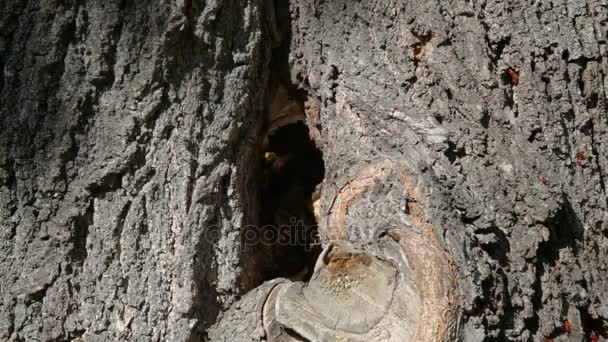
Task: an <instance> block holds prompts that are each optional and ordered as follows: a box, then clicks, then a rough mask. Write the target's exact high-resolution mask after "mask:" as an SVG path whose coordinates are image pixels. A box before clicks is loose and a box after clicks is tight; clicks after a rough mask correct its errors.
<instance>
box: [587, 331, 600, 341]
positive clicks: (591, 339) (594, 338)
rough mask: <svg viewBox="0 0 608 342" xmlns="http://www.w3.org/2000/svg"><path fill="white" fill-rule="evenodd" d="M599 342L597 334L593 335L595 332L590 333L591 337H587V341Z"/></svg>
mask: <svg viewBox="0 0 608 342" xmlns="http://www.w3.org/2000/svg"><path fill="white" fill-rule="evenodd" d="M598 340H599V337H598V336H597V334H596V333H595V331H592V332H591V336H589V341H591V342H597V341H598Z"/></svg>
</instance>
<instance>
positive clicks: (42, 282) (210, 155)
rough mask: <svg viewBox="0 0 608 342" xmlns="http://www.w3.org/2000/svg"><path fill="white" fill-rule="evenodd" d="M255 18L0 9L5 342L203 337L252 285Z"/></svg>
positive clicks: (244, 8)
mask: <svg viewBox="0 0 608 342" xmlns="http://www.w3.org/2000/svg"><path fill="white" fill-rule="evenodd" d="M262 13H263V12H262V9H261V8H260V4H259V3H258V2H257V1H251V2H247V1H204V2H196V1H195V2H192V1H189V0H184V1H177V2H173V1H122V0H120V1H54V0H50V1H21V0H20V1H8V0H6V1H1V2H0V32H1V33H0V51H1V52H0V70H2V74H1V75H2V76H1V78H0V79H1V80H2V81H1V82H0V89H1V93H0V120H1V121H0V122H1V124H0V125H1V131H2V135H1V137H0V165H1V166H0V181H1V184H2V186H1V187H0V220H1V221H0V222H1V225H0V226H1V227H2V229H1V235H0V265H1V269H2V271H1V272H0V277H1V280H0V293H1V296H2V299H1V301H0V303H1V304H0V340H3V341H6V340H11V341H22V340H23V341H34V340H44V341H50V340H72V339H78V338H82V339H83V340H85V341H118V340H124V341H165V340H172V341H186V340H201V339H202V336H203V335H204V333H205V329H206V326H208V325H210V324H211V323H213V322H214V321H215V318H216V315H217V313H218V312H219V311H220V310H221V309H222V305H224V304H227V303H230V301H231V300H232V298H233V297H234V296H235V295H237V294H238V293H239V292H240V289H241V288H242V287H246V286H247V285H246V284H247V283H248V282H249V281H251V280H249V279H246V277H241V271H240V270H241V268H242V267H245V266H244V263H243V262H241V261H242V257H243V252H242V250H243V248H241V246H240V241H241V240H240V239H241V236H240V232H239V230H238V229H239V228H240V227H241V226H243V222H247V220H251V219H250V218H248V217H245V216H244V213H245V212H255V209H248V207H249V206H254V205H255V203H253V202H250V201H249V200H247V199H246V198H247V196H246V195H243V193H241V192H240V191H247V189H248V188H247V187H246V186H239V187H237V184H241V185H247V184H249V188H251V187H253V186H252V179H251V175H252V174H254V173H252V172H249V171H250V170H251V169H253V168H254V165H256V163H255V160H257V159H252V158H253V156H256V155H257V154H256V153H253V152H250V151H249V150H248V149H249V148H250V146H252V144H251V143H249V140H250V139H249V138H248V134H250V132H256V130H258V129H259V128H257V127H258V126H259V122H260V120H259V117H260V115H261V110H260V108H262V105H263V99H262V98H260V97H258V89H260V88H263V87H264V84H265V77H266V74H267V68H266V67H265V65H266V64H265V62H264V61H265V60H267V59H268V57H267V54H268V52H269V50H268V48H267V44H266V43H265V42H264V40H263V36H262V29H261V26H260V25H261V23H263V17H262ZM254 197H255V196H253V195H251V196H250V197H249V198H254Z"/></svg>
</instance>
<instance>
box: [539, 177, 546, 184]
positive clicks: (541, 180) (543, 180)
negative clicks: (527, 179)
mask: <svg viewBox="0 0 608 342" xmlns="http://www.w3.org/2000/svg"><path fill="white" fill-rule="evenodd" d="M538 181H539V182H540V184H543V185H544V184H545V183H546V182H547V180H546V179H545V176H538Z"/></svg>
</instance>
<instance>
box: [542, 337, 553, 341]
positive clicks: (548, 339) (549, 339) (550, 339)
mask: <svg viewBox="0 0 608 342" xmlns="http://www.w3.org/2000/svg"><path fill="white" fill-rule="evenodd" d="M543 342H553V339H552V338H546V339H544V340H543Z"/></svg>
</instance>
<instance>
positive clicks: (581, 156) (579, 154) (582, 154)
mask: <svg viewBox="0 0 608 342" xmlns="http://www.w3.org/2000/svg"><path fill="white" fill-rule="evenodd" d="M576 159H577V160H578V165H581V166H582V165H583V163H584V162H585V159H586V157H585V152H583V151H578V152H576Z"/></svg>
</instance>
